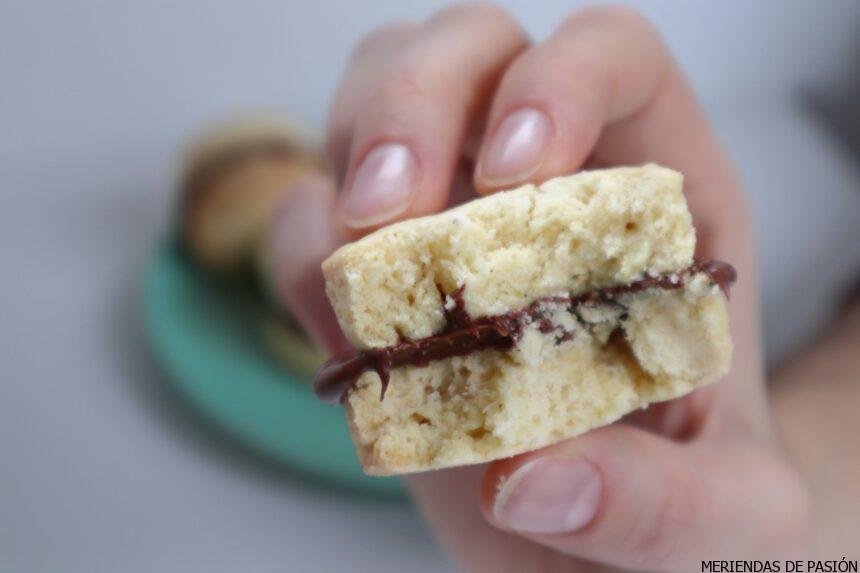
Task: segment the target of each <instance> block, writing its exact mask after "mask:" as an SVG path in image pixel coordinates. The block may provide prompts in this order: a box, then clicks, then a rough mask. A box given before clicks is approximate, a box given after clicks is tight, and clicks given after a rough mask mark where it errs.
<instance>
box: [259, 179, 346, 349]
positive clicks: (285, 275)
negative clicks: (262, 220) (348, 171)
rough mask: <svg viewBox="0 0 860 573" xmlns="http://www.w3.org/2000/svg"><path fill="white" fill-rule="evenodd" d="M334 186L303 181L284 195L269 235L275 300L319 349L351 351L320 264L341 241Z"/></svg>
mask: <svg viewBox="0 0 860 573" xmlns="http://www.w3.org/2000/svg"><path fill="white" fill-rule="evenodd" d="M334 202H335V190H334V184H333V182H331V181H330V180H329V179H327V178H325V177H323V176H307V177H305V178H303V179H300V180H298V181H296V182H295V183H294V184H293V185H291V187H290V188H289V189H287V190H286V191H285V192H284V197H283V199H282V200H281V203H280V204H279V205H278V209H277V213H276V215H275V218H274V221H273V223H272V227H271V229H270V234H269V252H270V255H271V269H272V273H273V275H274V277H273V278H274V282H275V288H276V290H277V294H278V297H279V298H280V300H281V301H282V302H283V303H284V304H285V305H286V306H287V308H288V309H289V310H290V312H291V313H292V315H293V316H295V318H296V319H297V320H298V321H299V323H300V324H301V325H302V326H303V327H304V329H305V330H306V331H307V332H308V333H309V334H310V336H311V338H313V339H314V342H316V343H317V344H318V345H319V346H320V347H321V348H324V349H326V350H328V351H329V352H332V353H337V352H342V351H346V350H349V349H350V346H349V343H348V342H347V341H346V340H345V339H344V337H343V334H342V333H341V331H340V327H339V326H338V324H337V320H336V319H335V316H334V311H333V310H332V308H331V305H330V304H329V302H328V299H327V298H326V294H325V283H324V280H323V276H322V271H321V270H320V264H321V263H322V261H323V260H324V259H325V258H326V257H328V256H329V255H330V254H331V253H332V251H334V250H335V249H336V248H337V247H338V246H339V245H340V243H341V242H342V238H341V236H340V234H339V232H338V230H337V227H336V225H335V221H334Z"/></svg>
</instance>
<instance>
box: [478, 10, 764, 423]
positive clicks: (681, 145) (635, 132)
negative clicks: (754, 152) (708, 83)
mask: <svg viewBox="0 0 860 573" xmlns="http://www.w3.org/2000/svg"><path fill="white" fill-rule="evenodd" d="M651 161H653V162H656V163H660V164H662V165H666V166H668V167H672V168H675V169H677V170H679V171H681V172H682V173H683V174H684V178H685V179H684V190H685V195H686V198H687V202H688V204H689V207H690V212H691V213H692V215H693V220H694V224H695V226H696V237H697V251H698V254H700V255H706V256H710V257H715V258H719V259H723V260H727V261H730V262H731V263H732V264H733V265H734V266H735V267H736V268H737V270H738V275H739V278H740V280H739V281H738V284H737V285H736V287H735V288H734V289H733V292H732V301H731V304H730V307H729V308H730V313H731V315H732V328H733V335H734V336H735V342H736V346H735V348H736V355H735V361H734V362H735V364H736V367H735V369H734V371H733V372H732V374H731V375H730V378H732V379H733V380H738V381H741V382H740V383H739V384H738V385H737V387H738V388H740V387H744V388H745V389H746V390H747V391H748V392H747V395H746V396H745V399H744V400H740V399H738V398H737V396H734V395H732V392H733V391H734V390H733V389H732V388H726V389H725V390H723V391H721V392H720V395H719V397H718V398H719V400H720V401H721V403H722V402H725V401H734V403H735V405H737V406H738V408H739V409H740V410H745V411H748V412H749V413H750V416H749V418H750V419H751V420H754V421H755V420H763V419H765V418H764V416H763V412H764V411H765V409H766V403H765V396H764V393H763V392H762V391H761V389H762V386H761V385H760V384H758V381H760V379H761V372H762V358H761V345H760V342H759V336H758V318H757V317H758V315H759V312H758V301H757V292H758V290H757V271H756V264H755V254H754V253H755V247H754V244H753V238H752V231H751V224H750V218H749V216H748V211H747V209H746V206H745V202H744V200H743V196H742V193H741V191H740V186H739V185H738V182H737V181H736V179H735V175H734V171H733V169H732V168H731V165H730V162H729V161H728V159H727V157H726V156H725V154H724V153H723V151H722V150H721V148H720V145H719V142H718V140H717V139H716V137H715V136H714V134H713V132H712V130H711V129H710V127H709V125H708V122H707V119H706V117H705V115H704V113H703V112H702V110H701V109H700V108H699V106H698V104H697V102H696V99H695V97H694V95H693V93H692V91H691V90H690V88H689V87H688V86H687V84H686V82H685V80H684V78H683V76H682V74H681V73H680V71H679V70H678V68H677V66H676V64H675V63H674V61H673V60H672V58H671V56H670V55H669V53H668V52H667V50H666V47H665V46H664V44H663V43H662V41H661V40H660V38H659V35H658V34H657V33H656V31H655V30H654V29H653V27H652V26H651V25H650V24H649V23H648V22H647V21H646V20H645V19H644V18H643V17H642V16H640V15H638V14H637V13H636V12H634V11H632V10H630V9H627V8H618V7H599V8H590V9H585V10H581V11H577V12H575V13H573V14H572V15H571V16H570V17H569V18H567V19H566V20H565V21H564V22H563V23H562V24H561V25H560V26H559V27H558V29H557V30H556V31H555V32H554V33H553V35H552V36H551V37H550V38H549V39H547V40H546V41H545V42H543V43H541V44H538V45H536V46H534V47H532V48H530V49H528V50H527V51H525V52H524V53H522V54H521V55H520V56H518V57H517V59H516V60H515V61H514V62H513V63H512V64H511V65H510V67H509V68H508V70H507V71H506V72H505V75H504V77H503V78H502V80H501V82H500V84H499V87H498V90H497V91H496V94H495V96H494V101H493V103H492V106H491V111H490V116H489V118H488V122H487V134H486V136H485V138H484V141H483V143H482V145H481V149H480V151H479V155H478V166H477V168H476V172H475V185H476V187H477V189H478V191H479V192H481V193H489V192H492V191H495V190H498V189H502V188H508V187H513V186H516V185H517V184H519V183H523V182H525V181H542V180H545V179H548V178H551V177H555V176H558V175H562V174H566V173H572V172H574V171H577V170H578V169H581V168H582V167H583V166H585V165H589V166H593V165H597V166H600V165H606V166H611V165H634V164H641V163H644V162H651ZM752 381H754V382H755V386H756V387H755V388H750V386H751V382H752ZM723 386H725V385H723Z"/></svg>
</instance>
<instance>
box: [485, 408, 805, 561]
mask: <svg viewBox="0 0 860 573" xmlns="http://www.w3.org/2000/svg"><path fill="white" fill-rule="evenodd" d="M805 500H806V495H805V492H804V490H803V488H802V487H801V485H800V482H799V480H798V479H797V478H795V477H794V474H793V472H791V471H790V470H789V468H788V467H787V466H786V465H784V464H783V463H782V462H781V461H780V460H779V459H778V458H777V457H776V456H773V455H771V454H770V453H769V452H767V451H765V450H764V449H763V448H759V447H755V448H753V447H751V446H747V445H745V446H738V445H729V444H707V443H704V442H702V443H690V444H680V443H677V442H672V441H669V440H667V439H665V438H661V437H659V436H656V435H653V434H649V433H647V432H645V431H644V430H640V429H637V428H633V427H630V426H624V425H614V426H608V427H605V428H600V429H598V430H594V431H592V432H590V433H588V434H585V435H583V436H580V437H578V438H575V439H572V440H568V441H566V442H563V443H561V444H557V445H555V446H552V447H550V448H547V449H544V450H541V451H539V452H535V453H533V454H526V455H524V456H520V457H518V458H513V459H509V460H504V461H501V462H498V463H496V464H494V465H493V466H492V467H491V468H490V470H489V471H488V472H487V474H486V476H485V481H484V486H483V491H482V499H481V505H482V509H483V512H484V515H485V518H486V519H487V520H489V521H490V523H492V524H493V525H496V526H497V527H500V528H502V529H505V530H508V531H511V532H516V533H519V534H520V535H523V536H524V537H526V538H528V539H531V540H532V541H535V542H537V543H539V544H542V545H544V546H547V547H551V548H553V549H556V550H558V551H561V552H564V553H567V554H571V555H576V556H578V557H584V558H588V559H591V560H595V561H599V562H602V563H606V564H611V565H616V566H620V567H624V568H631V569H646V570H649V571H692V570H698V567H699V565H700V563H701V561H703V560H711V559H726V558H731V559H743V558H744V557H751V556H755V557H762V556H764V555H770V554H772V553H773V552H777V556H778V557H781V558H785V556H786V553H785V552H786V551H789V550H793V549H794V547H795V546H794V544H795V542H796V540H799V539H801V538H802V536H803V534H804V532H805V526H806V515H807V509H806V508H807V504H806V501H805Z"/></svg>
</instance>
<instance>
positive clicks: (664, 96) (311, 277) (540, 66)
mask: <svg viewBox="0 0 860 573" xmlns="http://www.w3.org/2000/svg"><path fill="white" fill-rule="evenodd" d="M326 137H327V140H326V150H327V153H328V156H329V159H330V161H331V165H332V168H333V172H334V173H335V177H336V180H334V181H329V180H326V179H321V178H313V179H310V178H309V179H305V180H302V181H300V182H298V183H296V184H295V185H294V188H292V189H291V190H290V192H289V193H286V194H285V200H284V204H283V205H282V209H281V211H280V216H279V219H278V223H277V225H276V226H275V229H274V231H273V233H272V235H271V242H272V252H273V254H274V262H275V269H276V278H277V283H278V287H279V292H280V293H281V296H282V298H283V301H284V303H285V304H286V305H288V306H289V307H290V308H291V310H292V311H293V313H294V314H295V315H296V316H297V318H298V319H299V320H300V321H301V322H302V323H303V324H304V325H305V327H306V328H307V330H308V331H309V332H310V333H311V335H312V336H313V337H314V338H315V339H316V340H317V341H318V342H319V343H320V344H321V345H324V346H325V347H326V348H328V349H329V350H331V351H340V350H344V349H346V348H349V346H348V344H347V343H346V342H345V340H344V339H343V337H342V335H341V334H340V332H339V330H338V327H337V324H336V322H335V320H334V317H333V314H332V311H331V309H330V307H329V306H328V304H327V301H326V300H325V295H324V291H323V288H322V276H321V274H320V271H319V263H320V262H321V260H322V259H323V258H325V257H326V256H327V255H328V254H329V253H331V252H332V251H333V250H334V249H335V248H336V247H337V246H338V245H339V244H341V243H342V242H344V241H346V240H351V239H355V238H358V237H361V236H363V235H365V234H367V233H368V232H370V231H372V230H374V229H376V228H378V227H380V226H383V225H385V224H388V223H391V222H393V221H397V220H402V219H407V218H410V217H415V216H420V215H425V214H429V213H433V212H437V211H439V210H441V209H444V208H445V207H446V206H448V205H450V204H452V203H456V202H457V201H461V200H463V198H466V197H469V196H470V195H473V194H474V192H475V191H474V189H476V190H477V192H478V193H481V194H488V193H493V192H495V191H498V190H500V189H504V188H510V187H514V186H516V185H518V184H521V183H526V182H540V181H544V180H546V179H549V178H551V177H554V176H557V175H562V174H568V173H572V172H575V171H577V170H579V169H582V168H583V167H589V166H612V165H631V164H641V163H643V162H649V161H651V162H657V163H660V164H663V165H666V166H669V167H672V168H675V169H677V170H679V171H681V172H683V173H684V175H685V194H686V197H687V201H688V203H689V206H690V211H691V212H692V214H693V218H694V223H695V225H696V227H697V236H698V248H697V251H698V254H702V255H706V256H710V257H713V258H718V259H722V260H726V261H730V262H731V263H732V264H733V265H734V266H735V267H736V268H737V270H738V275H739V281H738V283H737V285H736V286H735V288H734V289H733V290H732V293H731V301H730V302H729V313H730V318H731V324H732V337H733V340H734V344H735V351H734V362H733V366H732V369H731V371H730V372H729V374H728V375H727V376H726V377H725V379H723V380H721V381H720V382H718V383H717V384H715V385H713V386H710V387H708V388H706V389H703V390H700V391H697V392H695V393H693V394H691V395H689V396H687V397H685V398H682V399H679V400H675V401H672V402H669V403H665V404H660V405H655V406H652V407H651V408H649V409H647V410H645V411H642V412H639V413H637V414H635V415H631V416H629V417H628V418H626V419H625V420H623V421H622V422H620V423H617V424H613V425H611V426H607V427H604V428H599V429H596V430H593V431H591V432H589V433H587V434H585V435H583V436H580V437H577V438H574V439H571V440H568V441H565V442H562V443H559V444H556V445H553V446H551V447H548V448H545V449H543V450H540V451H536V452H531V453H528V454H524V455H520V456H516V457H514V458H511V459H507V460H502V461H498V462H494V463H491V464H487V465H483V466H477V467H475V466H473V467H468V468H459V469H451V470H443V471H436V472H429V473H426V474H420V475H414V476H411V477H409V478H408V484H409V488H410V490H411V492H412V495H413V498H414V500H415V503H416V505H417V506H418V508H419V509H420V511H421V512H422V514H423V516H424V518H425V519H426V521H427V523H428V524H429V526H430V527H431V529H432V530H433V532H434V534H435V536H436V538H437V539H438V540H439V542H440V543H441V544H442V545H443V546H444V547H445V548H446V550H447V551H448V552H449V553H450V555H451V556H452V557H453V559H454V560H455V561H456V562H457V563H458V564H459V566H460V567H461V568H463V569H464V570H467V571H493V572H506V571H510V572H520V571H598V570H599V571H606V570H611V569H613V568H620V569H624V570H631V569H632V570H643V571H691V570H698V569H699V566H700V561H702V560H709V559H755V558H759V559H764V558H779V559H789V558H794V557H797V558H799V557H805V556H808V555H813V554H815V555H820V556H821V557H822V558H827V559H833V558H836V559H839V558H840V557H842V556H843V555H847V553H846V552H847V551H849V550H850V549H851V547H850V546H848V543H849V542H851V540H856V539H857V538H858V533H860V532H858V529H860V527H858V517H857V510H860V507H857V506H860V500H858V498H860V489H858V486H857V484H858V482H860V480H858V477H860V460H858V456H857V452H858V449H857V445H856V444H855V441H856V439H857V437H858V436H860V421H858V420H860V417H858V416H857V414H856V412H855V409H856V405H857V404H858V402H860V384H858V380H857V375H856V374H855V373H856V372H857V371H858V370H860V356H858V353H857V352H856V349H857V348H860V346H858V342H860V310H857V309H855V310H854V311H853V312H849V313H847V317H846V318H844V319H843V321H842V323H841V324H840V325H839V326H838V327H837V328H836V329H835V330H834V331H833V332H832V333H831V334H830V335H829V336H828V337H827V338H826V339H824V340H823V341H822V342H821V343H820V344H819V345H818V346H817V347H815V348H812V349H810V350H808V351H807V352H806V353H804V354H803V355H801V356H799V357H798V358H796V359H795V360H794V361H793V362H792V363H791V364H790V365H789V366H788V367H786V368H785V369H783V370H782V371H781V372H780V373H779V376H778V378H779V379H780V380H781V381H782V382H784V383H780V384H778V385H776V384H775V385H771V387H768V383H767V378H766V375H765V372H764V367H763V362H762V349H761V334H760V322H759V300H758V297H759V287H758V276H757V262H756V260H755V255H754V253H755V247H754V243H753V241H754V238H753V234H752V230H751V222H750V217H749V212H748V209H747V206H746V204H745V199H744V195H743V192H742V190H741V187H740V183H739V181H738V178H737V176H736V174H735V173H734V170H733V168H732V166H731V163H730V161H729V159H728V158H727V156H726V155H725V153H724V152H723V150H722V149H721V147H720V144H719V142H718V141H717V139H716V137H715V136H714V133H713V131H712V130H711V128H710V126H709V125H708V121H707V119H706V118H705V116H704V115H703V113H702V111H701V109H700V107H699V105H698V104H697V102H696V100H695V97H694V95H693V93H692V91H691V90H690V88H689V87H688V85H687V83H686V81H685V79H684V77H683V75H682V74H681V73H680V71H679V69H678V67H677V66H676V64H675V63H674V61H673V59H672V57H671V55H670V54H669V53H668V51H667V49H666V47H665V45H664V44H663V43H662V42H661V40H660V38H659V36H658V34H657V33H656V32H655V30H654V29H653V28H652V26H651V25H650V24H648V22H647V21H646V20H645V19H643V18H642V17H641V16H639V15H638V14H636V13H635V12H632V11H630V10H627V9H621V8H607V7H604V8H592V9H586V10H581V11H577V12H575V13H573V14H571V15H570V16H569V17H568V18H566V19H565V20H563V21H562V22H561V23H560V24H559V25H558V27H557V29H556V30H555V31H554V32H553V33H552V34H551V35H550V36H549V37H548V38H546V39H543V40H542V41H532V40H530V39H528V38H527V37H526V35H525V34H524V32H523V30H522V28H521V27H520V26H519V24H518V23H517V22H516V20H514V19H513V18H512V16H510V15H509V14H507V13H506V12H504V11H502V10H501V9H498V8H496V7H493V6H490V5H486V4H463V5H457V6H453V7H449V8H446V9H444V10H442V11H440V12H438V13H437V14H435V15H434V16H432V17H431V18H430V19H429V20H427V21H425V22H421V23H399V24H393V25H389V26H386V27H383V28H381V29H380V30H377V31H376V32H374V33H372V34H371V35H369V36H368V37H367V38H365V40H363V41H362V42H361V43H360V44H359V45H358V46H357V47H356V49H355V51H354V53H353V56H352V58H351V60H350V62H349V64H348V66H347V68H346V70H345V73H344V77H343V79H342V82H341V85H340V88H339V89H338V92H337V94H336V95H335V98H334V101H333V104H332V109H331V112H330V117H329V122H328V129H327V135H326ZM825 458H826V459H825ZM822 464H824V467H826V471H825V472H823V471H822ZM852 503H853V504H854V506H855V507H854V508H853V509H854V511H852V508H851V504H852ZM840 551H841V553H838V552H840ZM822 552H823V553H822ZM837 553H838V555H837ZM848 556H849V558H851V555H848ZM854 558H856V556H855V557H854Z"/></svg>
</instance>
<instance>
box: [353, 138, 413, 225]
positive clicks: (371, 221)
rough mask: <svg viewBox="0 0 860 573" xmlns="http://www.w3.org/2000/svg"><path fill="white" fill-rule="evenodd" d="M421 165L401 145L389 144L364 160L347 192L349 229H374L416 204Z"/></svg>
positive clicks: (377, 148)
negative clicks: (419, 167)
mask: <svg viewBox="0 0 860 573" xmlns="http://www.w3.org/2000/svg"><path fill="white" fill-rule="evenodd" d="M417 180H418V163H417V161H416V159H415V155H414V154H413V153H412V151H411V150H410V149H409V148H408V147H406V146H405V145H403V144H401V143H385V144H382V145H380V146H378V147H376V148H374V149H373V150H372V151H371V152H370V153H368V154H367V156H366V157H365V158H364V160H362V162H361V165H359V167H358V170H357V171H356V172H355V176H354V177H353V179H352V184H351V185H350V187H349V189H347V191H346V198H345V202H344V205H343V218H344V222H345V223H346V225H347V226H348V227H352V228H354V229H360V228H364V227H372V226H374V225H378V224H380V223H384V222H386V221H388V220H390V219H393V218H394V217H396V216H397V215H399V214H401V213H403V212H404V211H406V209H407V208H409V205H410V204H411V203H412V195H413V193H414V192H415V184H416V182H417Z"/></svg>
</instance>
